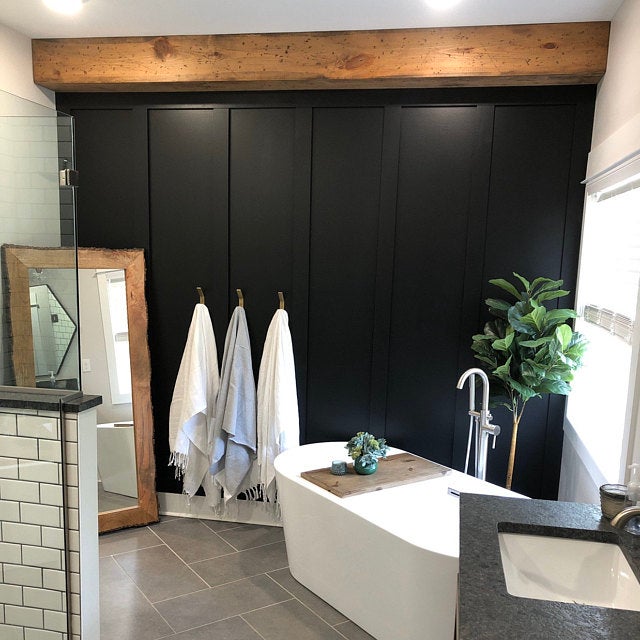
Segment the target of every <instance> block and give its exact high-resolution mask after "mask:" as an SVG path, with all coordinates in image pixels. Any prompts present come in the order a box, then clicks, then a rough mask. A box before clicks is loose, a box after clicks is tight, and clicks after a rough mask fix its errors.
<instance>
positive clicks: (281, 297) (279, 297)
mask: <svg viewBox="0 0 640 640" xmlns="http://www.w3.org/2000/svg"><path fill="white" fill-rule="evenodd" d="M278 300H280V308H281V309H284V294H283V293H282V291H278Z"/></svg>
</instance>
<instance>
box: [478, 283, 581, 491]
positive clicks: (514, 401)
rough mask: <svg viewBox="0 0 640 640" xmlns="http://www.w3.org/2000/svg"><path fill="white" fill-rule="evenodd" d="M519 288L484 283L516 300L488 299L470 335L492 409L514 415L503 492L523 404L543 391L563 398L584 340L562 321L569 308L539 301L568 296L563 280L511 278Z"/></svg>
mask: <svg viewBox="0 0 640 640" xmlns="http://www.w3.org/2000/svg"><path fill="white" fill-rule="evenodd" d="M513 275H514V276H515V277H516V278H517V279H518V280H519V281H520V283H521V284H522V286H523V287H524V290H523V291H518V289H517V288H516V287H515V286H514V285H513V284H512V283H511V282H509V281H507V280H504V279H502V278H499V279H496V280H489V282H490V283H491V284H493V285H495V286H496V287H500V288H501V289H503V290H504V291H506V292H507V293H509V294H510V295H511V296H513V297H514V298H515V302H507V301H505V300H500V299H495V298H489V299H488V300H486V303H487V306H488V307H489V312H490V313H491V314H493V315H494V316H495V319H494V320H492V321H490V322H487V324H486V325H485V326H484V331H483V333H481V334H478V335H475V336H473V342H472V345H471V348H472V349H473V351H475V357H476V358H477V359H478V360H480V361H481V362H482V363H483V368H484V369H485V371H486V372H487V374H488V376H489V381H490V383H491V386H490V393H491V405H492V406H500V405H501V406H504V407H506V408H507V409H508V410H509V411H511V413H512V415H513V431H512V433H511V448H510V451H509V463H508V466H507V480H506V485H505V486H506V488H507V489H511V481H512V479H513V466H514V462H515V454H516V441H517V438H518V426H519V424H520V420H521V419H522V414H523V412H524V408H525V405H526V404H527V402H528V401H529V400H530V399H531V398H534V397H536V396H538V397H539V396H542V394H545V393H556V394H562V395H568V394H569V391H571V387H570V385H569V383H570V382H571V380H572V379H573V372H574V371H575V370H576V369H577V368H578V367H580V365H581V364H582V356H583V354H584V351H585V348H586V345H587V341H586V339H585V338H584V336H583V335H582V334H580V333H577V332H575V331H573V330H572V328H571V327H570V326H569V325H568V324H567V323H566V321H567V320H569V319H571V318H576V317H577V314H576V312H575V311H572V310H571V309H552V310H548V309H547V308H546V307H545V306H544V302H546V301H548V300H555V299H557V298H561V297H563V296H566V295H568V294H569V291H565V290H563V289H561V288H560V287H561V286H562V284H563V281H562V280H551V279H549V278H536V279H535V280H534V281H533V282H531V283H530V282H529V281H528V280H526V279H525V278H523V277H522V276H520V275H518V274H517V273H514V274H513Z"/></svg>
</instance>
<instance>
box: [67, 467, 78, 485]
mask: <svg viewBox="0 0 640 640" xmlns="http://www.w3.org/2000/svg"><path fill="white" fill-rule="evenodd" d="M66 484H67V486H70V487H77V486H78V465H77V464H68V465H67V468H66Z"/></svg>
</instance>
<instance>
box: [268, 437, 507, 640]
mask: <svg viewBox="0 0 640 640" xmlns="http://www.w3.org/2000/svg"><path fill="white" fill-rule="evenodd" d="M344 445H345V443H344V442H325V443H319V444H310V445H305V446H302V447H299V448H297V449H290V450H289V451H286V452H285V453H282V454H281V455H279V456H278V457H277V458H276V461H275V468H276V478H277V484H278V499H279V502H280V505H281V508H282V521H283V525H284V534H285V541H286V547H287V555H288V557H289V567H290V569H291V573H292V575H293V577H294V578H295V579H296V580H298V582H300V583H302V584H303V585H304V586H306V587H307V588H308V589H310V590H311V591H313V592H314V593H315V594H317V595H318V596H320V597H321V598H322V599H323V600H325V601H326V602H328V603H329V604H331V605H332V606H333V607H335V608H336V609H338V610H339V611H340V612H341V613H343V614H344V615H345V616H347V617H348V618H350V619H351V620H353V622H355V623H356V624H357V625H359V626H360V627H362V628H363V629H364V630H365V631H367V632H368V633H370V634H371V635H372V636H373V637H374V638H376V639H377V640H452V639H453V635H454V620H455V609H456V594H457V574H458V555H459V531H458V527H459V498H457V497H454V496H452V495H450V494H449V493H448V488H449V487H452V488H453V489H456V490H458V491H460V492H468V493H486V494H493V495H504V496H511V497H513V496H516V495H518V494H514V493H512V492H510V491H507V490H506V489H503V488H501V487H498V486H496V485H492V484H489V483H488V482H483V481H482V480H478V479H476V478H474V477H472V476H468V475H464V474H462V473H459V472H458V471H453V470H452V471H451V472H450V473H448V474H447V475H445V476H441V477H438V478H433V479H430V480H423V481H421V482H414V483H411V484H405V485H402V486H399V487H393V488H389V489H384V490H382V491H375V492H371V493H365V494H362V495H359V496H351V497H348V498H338V497H336V496H334V495H333V494H331V493H329V492H328V491H326V490H324V489H321V488H320V487H318V486H316V485H314V484H312V483H311V482H308V481H307V480H304V479H303V478H301V477H300V473H301V472H302V471H308V470H311V469H318V468H322V467H328V466H330V464H331V461H332V460H348V456H347V452H346V450H345V448H344ZM389 453H390V454H393V453H403V452H402V451H401V450H399V449H391V450H390V452H389ZM381 464H384V462H381Z"/></svg>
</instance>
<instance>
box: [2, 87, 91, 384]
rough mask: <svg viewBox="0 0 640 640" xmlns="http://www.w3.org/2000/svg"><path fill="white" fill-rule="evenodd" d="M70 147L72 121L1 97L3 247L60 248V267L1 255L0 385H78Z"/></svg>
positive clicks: (74, 244)
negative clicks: (22, 278)
mask: <svg viewBox="0 0 640 640" xmlns="http://www.w3.org/2000/svg"><path fill="white" fill-rule="evenodd" d="M73 149H74V144H73V122H72V118H71V117H70V116H67V115H64V114H61V113H59V112H56V111H54V110H52V109H48V108H46V107H44V106H42V105H38V104H35V103H32V102H29V101H28V100H24V99H22V98H18V97H16V96H12V95H10V94H7V93H5V92H0V222H1V224H0V244H2V246H3V249H4V247H6V246H14V247H15V246H18V247H21V248H29V247H55V248H60V249H61V251H60V252H59V253H58V256H59V263H58V264H39V263H38V261H37V259H36V258H34V259H33V260H32V259H30V257H29V255H28V253H27V254H26V256H25V257H24V259H22V260H23V264H22V265H20V264H16V263H15V260H14V259H7V257H6V255H5V251H4V250H3V256H2V283H1V286H0V308H2V312H3V323H2V345H1V351H0V354H1V357H2V361H1V362H2V366H1V367H0V386H19V387H41V388H55V389H60V390H69V391H72V390H78V389H79V388H80V359H79V358H80V357H79V347H78V344H79V341H78V330H77V327H78V285H77V269H76V265H77V261H76V238H75V192H74V189H73V187H72V186H66V185H65V184H63V183H64V182H65V181H67V182H68V179H69V177H70V176H69V173H70V172H69V171H67V170H73V168H74V156H73ZM71 177H73V175H71ZM65 249H66V250H65ZM23 253H24V252H23ZM24 265H26V266H27V267H28V271H27V273H28V282H21V283H20V287H15V286H13V289H12V288H11V287H10V286H9V280H10V275H11V269H12V268H13V267H15V268H19V267H20V266H24ZM21 272H22V273H24V271H21ZM12 282H15V280H12Z"/></svg>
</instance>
